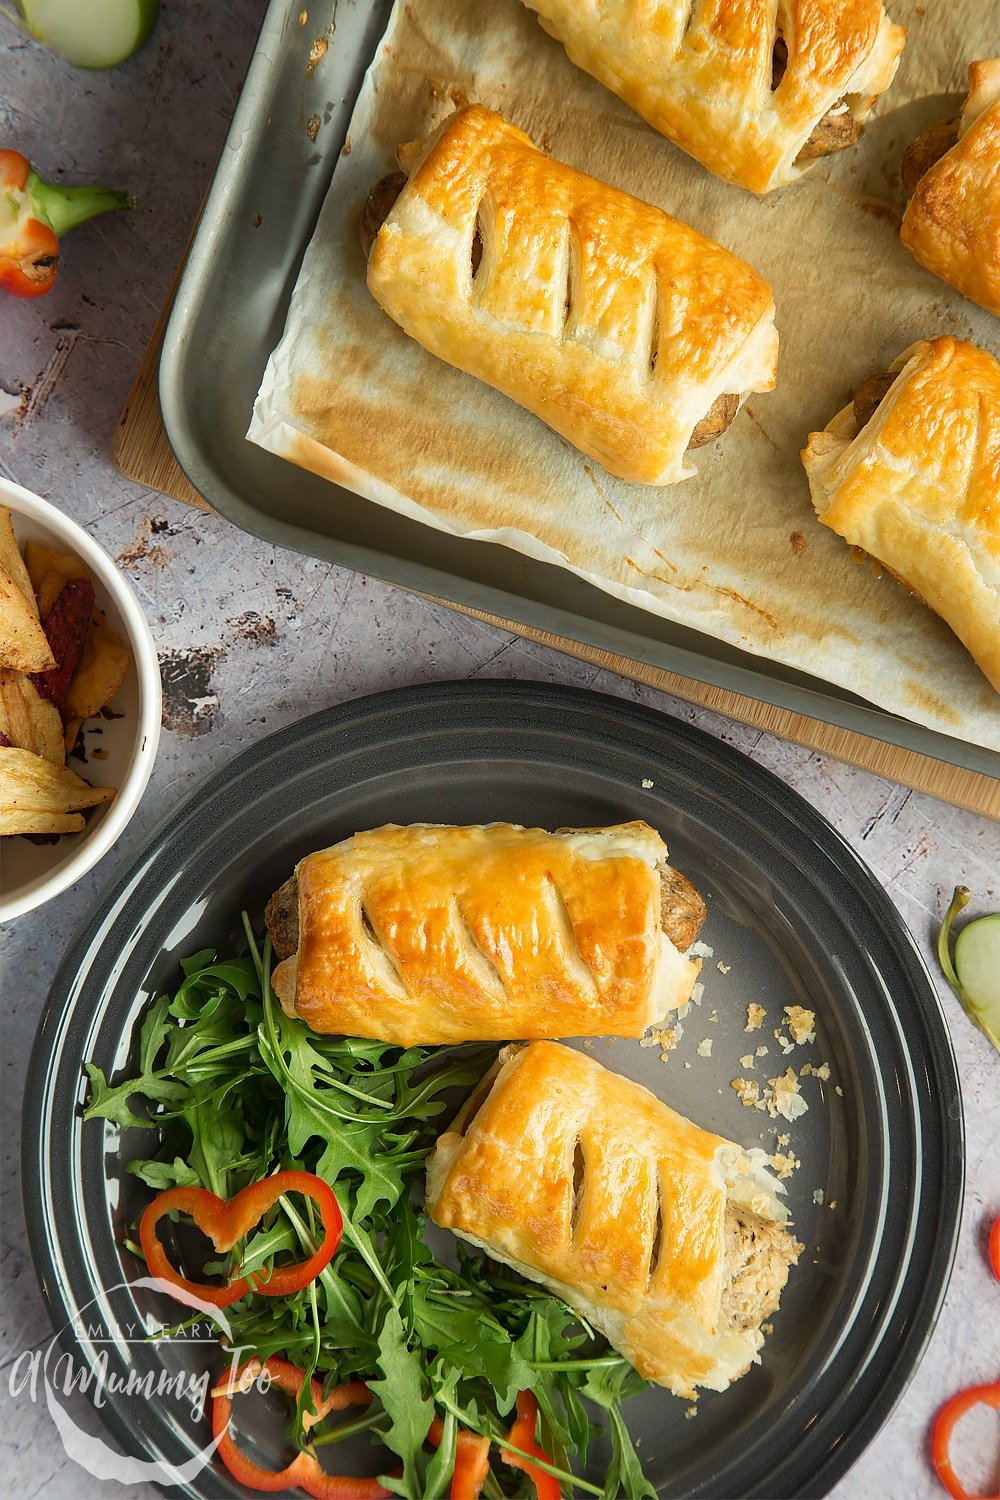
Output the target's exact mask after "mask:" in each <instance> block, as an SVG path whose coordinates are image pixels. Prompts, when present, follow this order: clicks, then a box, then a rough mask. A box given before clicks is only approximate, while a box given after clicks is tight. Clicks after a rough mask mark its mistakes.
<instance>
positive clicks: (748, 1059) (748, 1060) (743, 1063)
mask: <svg viewBox="0 0 1000 1500" xmlns="http://www.w3.org/2000/svg"><path fill="white" fill-rule="evenodd" d="M740 1067H741V1068H752V1067H753V1053H752V1052H748V1053H747V1054H746V1056H745V1057H741V1058H740Z"/></svg>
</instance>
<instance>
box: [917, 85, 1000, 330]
mask: <svg viewBox="0 0 1000 1500" xmlns="http://www.w3.org/2000/svg"><path fill="white" fill-rule="evenodd" d="M954 137H955V139H954V144H952V145H951V146H950V149H948V150H946V151H945V152H944V154H943V155H942V156H940V157H939V158H938V160H936V161H935V162H934V163H933V165H931V166H930V167H929V169H928V170H927V171H926V172H925V173H924V175H923V176H922V177H921V178H920V180H919V181H918V183H917V184H916V187H915V190H914V192H913V195H912V197H911V198H910V201H909V203H908V204H907V207H906V212H905V214H904V215H903V223H902V226H901V228H900V231H899V237H900V239H901V240H902V242H903V244H904V245H905V246H906V248H907V250H909V252H910V254H911V255H913V256H914V257H915V258H916V259H917V260H918V261H919V262H920V264H921V265H922V266H926V267H927V269H928V271H932V272H933V273H934V275H935V276H939V277H940V278H941V280H942V281H946V282H947V283H948V284H949V286H953V287H955V289H956V290H957V291H959V292H961V293H962V294H963V295H964V296H966V297H969V298H971V300H972V301H973V302H978V303H979V305H980V307H985V308H986V310H987V311H988V312H991V313H993V314H995V315H996V316H997V317H1000V58H992V59H990V60H988V61H984V62H974V63H971V64H970V66H969V93H968V97H967V98H966V101H965V107H964V108H963V110H962V117H961V120H960V121H959V123H958V127H957V130H956V131H955V132H954ZM938 138H939V140H940V141H941V143H942V144H946V143H947V141H948V137H947V136H942V135H939V137H938Z"/></svg>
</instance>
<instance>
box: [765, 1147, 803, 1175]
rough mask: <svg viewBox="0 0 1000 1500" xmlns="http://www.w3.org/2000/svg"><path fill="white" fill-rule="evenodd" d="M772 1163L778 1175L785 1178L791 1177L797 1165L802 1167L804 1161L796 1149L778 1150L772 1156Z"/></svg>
mask: <svg viewBox="0 0 1000 1500" xmlns="http://www.w3.org/2000/svg"><path fill="white" fill-rule="evenodd" d="M771 1165H772V1167H773V1168H774V1171H775V1175H776V1176H777V1177H781V1178H785V1177H791V1175H792V1173H793V1172H794V1171H795V1169H796V1167H801V1165H802V1163H801V1161H800V1160H799V1158H798V1157H797V1156H796V1155H795V1152H794V1151H776V1152H775V1153H774V1155H773V1156H772V1157H771Z"/></svg>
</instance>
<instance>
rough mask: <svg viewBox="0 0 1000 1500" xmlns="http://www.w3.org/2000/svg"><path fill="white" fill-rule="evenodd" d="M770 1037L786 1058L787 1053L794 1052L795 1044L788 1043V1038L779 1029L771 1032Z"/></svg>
mask: <svg viewBox="0 0 1000 1500" xmlns="http://www.w3.org/2000/svg"><path fill="white" fill-rule="evenodd" d="M771 1035H772V1036H773V1037H774V1040H775V1041H776V1042H777V1044H778V1046H779V1047H780V1048H781V1050H782V1052H783V1053H784V1055H785V1056H786V1057H787V1056H788V1054H789V1052H794V1050H795V1043H794V1042H792V1041H789V1039H788V1037H787V1036H786V1035H785V1033H784V1032H783V1031H782V1030H781V1028H780V1027H778V1026H776V1027H775V1028H774V1030H773V1031H772V1032H771Z"/></svg>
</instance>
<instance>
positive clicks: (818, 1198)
mask: <svg viewBox="0 0 1000 1500" xmlns="http://www.w3.org/2000/svg"><path fill="white" fill-rule="evenodd" d="M825 1197H826V1194H825V1193H824V1191H823V1189H822V1188H817V1189H816V1191H815V1192H814V1193H813V1202H814V1203H815V1205H816V1207H817V1208H822V1207H823V1199H824V1198H825Z"/></svg>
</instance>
